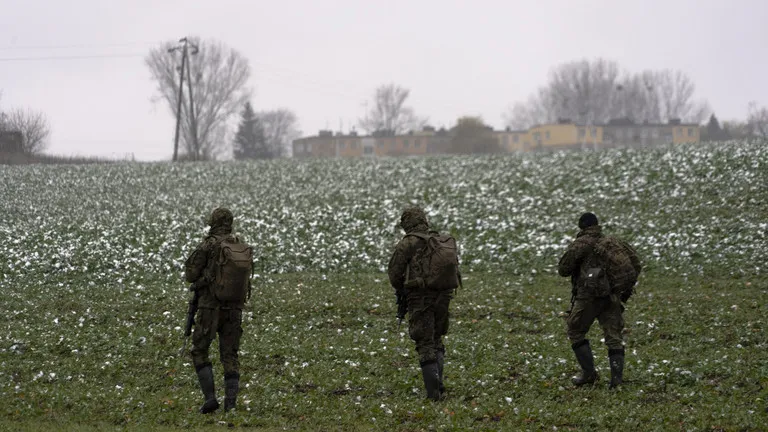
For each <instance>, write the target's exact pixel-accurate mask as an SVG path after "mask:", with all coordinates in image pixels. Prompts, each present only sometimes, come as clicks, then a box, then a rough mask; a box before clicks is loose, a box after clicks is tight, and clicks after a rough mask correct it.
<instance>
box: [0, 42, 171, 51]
mask: <svg viewBox="0 0 768 432" xmlns="http://www.w3.org/2000/svg"><path fill="white" fill-rule="evenodd" d="M162 43H163V42H122V43H110V44H70V45H6V46H0V51H15V50H43V49H72V48H117V47H129V46H149V45H161V44H162Z"/></svg>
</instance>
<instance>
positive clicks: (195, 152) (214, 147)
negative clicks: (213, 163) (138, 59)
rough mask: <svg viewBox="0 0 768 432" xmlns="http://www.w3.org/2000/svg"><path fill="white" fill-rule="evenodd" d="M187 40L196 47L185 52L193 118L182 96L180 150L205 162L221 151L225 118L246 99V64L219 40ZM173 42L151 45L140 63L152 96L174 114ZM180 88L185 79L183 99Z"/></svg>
mask: <svg viewBox="0 0 768 432" xmlns="http://www.w3.org/2000/svg"><path fill="white" fill-rule="evenodd" d="M190 41H193V44H194V45H197V46H198V47H199V51H198V52H197V54H195V55H191V56H189V69H190V70H189V77H191V84H192V98H193V104H194V107H193V108H194V110H193V111H194V116H190V115H189V113H190V107H189V99H186V100H185V101H184V104H183V106H182V120H183V121H182V125H181V127H182V131H181V141H182V148H183V149H184V151H185V152H186V153H187V159H191V160H208V159H213V158H215V156H216V155H217V154H218V153H220V152H221V150H222V145H223V144H224V143H225V142H226V139H225V138H226V136H227V135H228V133H229V128H230V124H229V121H230V118H231V117H232V115H234V114H236V113H237V112H238V110H239V109H240V107H242V106H243V105H244V104H245V103H246V102H247V101H248V99H249V98H250V95H251V90H250V88H248V87H247V82H248V79H249V78H250V75H251V68H250V66H249V64H248V60H247V59H246V58H245V57H243V56H242V55H241V54H240V53H239V52H238V51H236V50H234V49H232V48H229V47H227V46H225V45H224V44H222V43H221V42H217V41H215V40H205V41H201V40H200V39H199V38H190ZM174 46H175V43H174V42H167V43H164V44H163V45H161V46H159V47H157V48H154V49H152V50H151V51H150V53H149V54H148V55H147V57H146V59H145V63H146V65H147V67H149V70H150V72H151V73H152V78H153V79H154V80H155V81H156V82H157V91H158V96H157V97H156V98H155V99H154V100H155V101H158V100H164V101H165V102H166V103H167V104H168V108H169V109H170V110H171V113H172V114H173V115H174V116H176V115H177V102H178V97H179V87H178V85H179V66H180V56H179V55H178V54H172V53H170V52H169V50H170V49H171V48H173V47H174ZM186 86H187V84H186V83H185V94H186V98H188V97H189V93H188V92H186Z"/></svg>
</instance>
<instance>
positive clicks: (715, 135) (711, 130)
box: [706, 114, 725, 141]
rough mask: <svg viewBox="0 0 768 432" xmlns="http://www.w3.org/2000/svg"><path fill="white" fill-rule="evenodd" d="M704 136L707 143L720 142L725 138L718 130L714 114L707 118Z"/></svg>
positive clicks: (718, 125)
mask: <svg viewBox="0 0 768 432" xmlns="http://www.w3.org/2000/svg"><path fill="white" fill-rule="evenodd" d="M706 135H707V140H708V141H720V140H722V139H724V138H725V133H723V129H721V128H720V122H719V121H717V117H715V115H714V114H712V115H711V116H709V123H707V129H706Z"/></svg>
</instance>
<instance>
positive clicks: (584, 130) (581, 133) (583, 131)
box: [579, 128, 587, 138]
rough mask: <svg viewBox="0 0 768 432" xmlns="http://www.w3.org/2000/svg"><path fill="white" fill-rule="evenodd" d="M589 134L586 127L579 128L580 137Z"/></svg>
mask: <svg viewBox="0 0 768 432" xmlns="http://www.w3.org/2000/svg"><path fill="white" fill-rule="evenodd" d="M585 136H587V131H586V129H584V128H579V138H584V137H585Z"/></svg>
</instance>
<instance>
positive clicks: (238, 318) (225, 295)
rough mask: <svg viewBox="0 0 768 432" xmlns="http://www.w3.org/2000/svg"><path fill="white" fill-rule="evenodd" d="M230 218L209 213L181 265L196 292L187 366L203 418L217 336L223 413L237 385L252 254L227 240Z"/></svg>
mask: <svg viewBox="0 0 768 432" xmlns="http://www.w3.org/2000/svg"><path fill="white" fill-rule="evenodd" d="M232 221H233V216H232V212H230V211H229V210H228V209H226V208H217V209H216V210H214V211H213V213H212V214H211V216H210V218H208V219H207V221H206V222H207V224H208V225H209V226H210V229H209V231H208V235H207V236H206V237H205V239H204V240H203V242H202V243H201V244H200V245H199V246H198V247H197V248H196V249H195V250H194V252H192V254H191V255H190V256H189V258H187V261H186V263H185V278H186V280H187V282H190V283H193V284H194V285H193V286H194V287H195V289H196V290H197V295H198V296H199V297H198V311H197V317H196V319H195V327H194V332H193V334H192V350H191V354H192V362H193V364H194V366H195V370H196V371H197V377H198V380H199V382H200V389H201V390H202V392H203V396H204V398H205V402H204V403H203V405H202V406H201V407H200V412H201V413H203V414H207V413H211V412H213V411H216V410H217V409H218V408H219V402H218V400H217V399H216V391H215V386H214V379H213V367H212V364H211V361H210V359H209V357H208V349H209V348H210V346H211V343H212V342H213V340H214V339H216V335H217V333H218V336H219V359H220V361H221V364H222V365H223V367H224V383H225V398H224V410H225V411H229V410H231V409H233V408H235V404H236V400H237V393H238V390H239V381H240V363H239V360H238V351H239V348H240V338H241V336H242V334H243V327H242V310H243V307H244V304H245V300H246V294H247V297H248V298H250V290H251V281H250V277H251V274H252V270H253V260H252V249H251V248H250V246H248V245H247V244H245V243H243V242H241V241H240V239H239V238H237V237H236V236H234V235H233V234H232Z"/></svg>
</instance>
